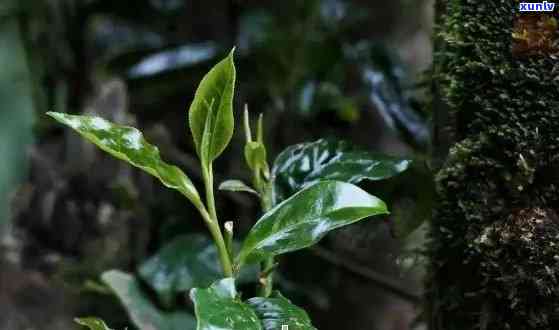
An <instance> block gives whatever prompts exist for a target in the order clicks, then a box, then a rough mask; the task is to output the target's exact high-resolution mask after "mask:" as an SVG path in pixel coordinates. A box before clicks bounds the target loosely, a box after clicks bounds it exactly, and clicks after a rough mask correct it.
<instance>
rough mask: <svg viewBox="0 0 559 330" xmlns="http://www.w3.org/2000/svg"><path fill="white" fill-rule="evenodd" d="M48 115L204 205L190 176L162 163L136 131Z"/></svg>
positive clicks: (85, 118)
mask: <svg viewBox="0 0 559 330" xmlns="http://www.w3.org/2000/svg"><path fill="white" fill-rule="evenodd" d="M47 114H48V115H49V116H51V117H52V118H54V119H56V120H57V121H59V122H60V123H62V124H64V125H67V126H69V127H71V128H73V129H74V130H75V131H77V132H78V133H80V134H81V135H82V136H83V137H85V138H86V139H87V140H89V141H91V142H93V143H94V144H95V145H97V146H98V147H99V148H101V149H102V150H104V151H106V152H108V153H109V154H111V155H112V156H114V157H116V158H118V159H121V160H124V161H126V162H128V163H130V164H132V165H134V166H136V167H138V168H141V169H142V170H144V171H146V172H148V173H149V174H151V175H153V176H155V177H156V178H158V179H159V180H160V181H161V183H163V185H164V186H166V187H168V188H171V189H176V190H178V191H179V192H181V193H182V194H183V195H184V196H186V197H187V198H188V199H190V200H191V201H192V202H193V203H195V204H197V203H199V202H200V196H199V195H198V191H196V188H195V187H194V185H193V184H192V182H191V181H190V179H189V178H188V177H187V176H186V174H184V172H183V171H182V170H181V169H179V168H178V167H176V166H172V165H169V164H167V163H165V162H164V161H163V160H161V157H160V156H159V150H158V149H157V147H155V146H153V145H151V144H149V143H148V142H147V141H146V140H145V139H144V137H143V135H142V133H141V132H140V131H139V130H137V129H135V128H134V127H129V126H123V125H118V124H113V123H111V122H109V121H107V120H105V119H103V118H99V117H94V116H76V115H68V114H64V113H58V112H48V113H47Z"/></svg>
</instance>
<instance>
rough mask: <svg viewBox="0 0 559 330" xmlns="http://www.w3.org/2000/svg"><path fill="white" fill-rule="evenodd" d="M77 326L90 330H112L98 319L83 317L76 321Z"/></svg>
mask: <svg viewBox="0 0 559 330" xmlns="http://www.w3.org/2000/svg"><path fill="white" fill-rule="evenodd" d="M74 321H76V323H77V324H79V325H83V326H86V327H88V328H89V330H112V329H111V328H109V327H108V326H107V325H106V324H105V322H104V321H103V320H101V319H98V318H96V317H83V318H76V319H74Z"/></svg>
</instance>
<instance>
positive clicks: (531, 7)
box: [519, 1, 555, 12]
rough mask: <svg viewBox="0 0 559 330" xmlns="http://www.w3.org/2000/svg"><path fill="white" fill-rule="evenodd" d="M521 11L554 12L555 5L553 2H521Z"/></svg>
mask: <svg viewBox="0 0 559 330" xmlns="http://www.w3.org/2000/svg"><path fill="white" fill-rule="evenodd" d="M519 9H520V11H522V12H525V11H553V10H554V9H555V3H553V2H551V3H550V2H547V1H544V2H521V3H520V5H519Z"/></svg>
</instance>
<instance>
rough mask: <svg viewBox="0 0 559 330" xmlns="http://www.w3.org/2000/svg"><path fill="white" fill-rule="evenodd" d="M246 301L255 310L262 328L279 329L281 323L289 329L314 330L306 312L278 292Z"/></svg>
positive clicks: (265, 329) (268, 329) (267, 329)
mask: <svg viewBox="0 0 559 330" xmlns="http://www.w3.org/2000/svg"><path fill="white" fill-rule="evenodd" d="M247 303H248V304H249V305H250V306H251V307H252V308H253V309H254V310H255V311H256V315H258V317H259V318H260V320H261V321H262V326H263V327H264V330H279V329H282V326H283V325H287V326H289V330H316V328H315V327H313V325H312V323H311V320H310V318H309V316H308V315H307V313H306V312H305V311H304V310H303V309H301V308H299V307H297V306H295V305H293V304H292V303H291V302H290V301H289V300H288V299H286V298H285V297H284V296H282V295H281V294H280V293H279V292H274V294H273V295H272V296H271V297H270V298H262V297H255V298H251V299H249V300H248V301H247Z"/></svg>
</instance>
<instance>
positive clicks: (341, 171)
mask: <svg viewBox="0 0 559 330" xmlns="http://www.w3.org/2000/svg"><path fill="white" fill-rule="evenodd" d="M410 164H411V161H410V160H408V159H405V158H400V157H391V156H386V155H381V154H377V153H371V152H367V151H359V150H355V149H354V148H352V147H350V145H349V144H347V143H346V142H343V141H335V140H324V139H320V140H317V141H314V142H309V143H301V144H296V145H293V146H290V147H288V148H287V149H285V150H284V151H283V152H282V153H280V154H279V155H278V157H277V158H276V160H275V162H274V166H273V169H272V174H273V177H274V185H273V190H274V192H273V198H274V204H277V203H279V202H281V201H282V200H284V199H286V198H288V197H289V196H291V195H292V194H294V193H295V192H297V191H299V190H300V189H302V188H304V187H307V186H309V185H311V184H313V183H316V182H317V181H319V180H338V181H344V182H349V183H358V182H360V181H362V180H364V179H367V180H372V181H376V180H384V179H388V178H391V177H393V176H395V175H397V174H399V173H401V172H403V171H405V170H406V169H407V168H408V167H409V165H410Z"/></svg>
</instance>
